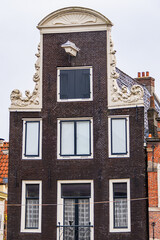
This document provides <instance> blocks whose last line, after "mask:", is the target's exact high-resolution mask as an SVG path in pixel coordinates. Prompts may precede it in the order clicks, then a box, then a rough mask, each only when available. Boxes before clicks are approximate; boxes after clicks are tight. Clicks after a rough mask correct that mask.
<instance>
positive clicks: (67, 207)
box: [63, 199, 75, 240]
mask: <svg viewBox="0 0 160 240" xmlns="http://www.w3.org/2000/svg"><path fill="white" fill-rule="evenodd" d="M64 225H67V226H68V225H71V226H72V225H73V226H74V225H75V199H65V200H64ZM63 234H64V239H66V240H67V239H68V240H75V227H64V232H63Z"/></svg>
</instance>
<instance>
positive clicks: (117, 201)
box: [113, 183, 128, 228]
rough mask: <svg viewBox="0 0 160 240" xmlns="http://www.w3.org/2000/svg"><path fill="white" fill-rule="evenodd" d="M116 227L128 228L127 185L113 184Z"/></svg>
mask: <svg viewBox="0 0 160 240" xmlns="http://www.w3.org/2000/svg"><path fill="white" fill-rule="evenodd" d="M113 200H114V227H115V228H127V227H128V203H127V183H114V184H113Z"/></svg>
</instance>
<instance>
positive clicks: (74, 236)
mask: <svg viewBox="0 0 160 240" xmlns="http://www.w3.org/2000/svg"><path fill="white" fill-rule="evenodd" d="M61 191H62V198H64V226H66V227H64V231H63V237H64V239H70V240H83V239H86V240H89V239H90V227H89V226H90V204H89V198H90V197H91V196H90V195H91V193H90V191H91V186H90V184H89V183H88V184H87V183H86V184H62V189H61ZM67 226H68V227H67Z"/></svg>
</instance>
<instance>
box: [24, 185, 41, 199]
mask: <svg viewBox="0 0 160 240" xmlns="http://www.w3.org/2000/svg"><path fill="white" fill-rule="evenodd" d="M26 197H27V198H39V184H26Z"/></svg>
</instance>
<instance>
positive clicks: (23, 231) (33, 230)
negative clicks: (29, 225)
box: [21, 229, 41, 233]
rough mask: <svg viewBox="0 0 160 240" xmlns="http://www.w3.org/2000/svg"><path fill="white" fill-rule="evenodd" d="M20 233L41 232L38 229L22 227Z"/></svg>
mask: <svg viewBox="0 0 160 240" xmlns="http://www.w3.org/2000/svg"><path fill="white" fill-rule="evenodd" d="M21 233H41V230H40V229H22V230H21Z"/></svg>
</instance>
